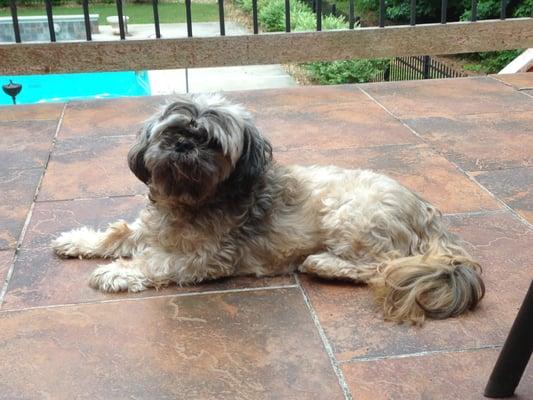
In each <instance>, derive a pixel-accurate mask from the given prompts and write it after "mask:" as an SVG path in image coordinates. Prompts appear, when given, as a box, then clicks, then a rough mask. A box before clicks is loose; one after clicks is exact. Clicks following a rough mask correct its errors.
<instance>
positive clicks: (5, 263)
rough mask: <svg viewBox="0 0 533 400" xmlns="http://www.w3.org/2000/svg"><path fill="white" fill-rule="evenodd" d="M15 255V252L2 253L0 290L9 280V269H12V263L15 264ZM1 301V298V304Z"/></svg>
mask: <svg viewBox="0 0 533 400" xmlns="http://www.w3.org/2000/svg"><path fill="white" fill-rule="evenodd" d="M13 255H14V251H13V250H2V251H0V288H1V287H3V285H4V282H5V280H6V278H7V273H8V271H9V268H11V263H12V262H13ZM0 290H1V289H0ZM1 301H2V299H1V298H0V302H1Z"/></svg>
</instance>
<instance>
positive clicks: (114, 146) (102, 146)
mask: <svg viewBox="0 0 533 400" xmlns="http://www.w3.org/2000/svg"><path fill="white" fill-rule="evenodd" d="M133 141H134V137H133V136H122V137H120V136H119V137H101V138H99V139H95V138H90V137H89V138H78V139H69V140H62V141H59V142H58V143H57V144H56V147H55V149H54V152H53V153H52V157H51V160H50V163H49V164H48V169H47V171H46V173H45V176H44V179H43V185H42V188H41V190H40V193H39V197H38V200H39V201H42V200H65V199H76V198H87V197H104V196H122V195H132V194H139V193H145V192H146V188H145V185H144V184H143V183H142V182H141V181H139V180H138V179H137V178H136V177H135V175H133V173H132V172H131V171H130V170H129V168H128V163H127V159H126V157H127V154H128V150H129V147H130V145H131V144H132V143H133Z"/></svg>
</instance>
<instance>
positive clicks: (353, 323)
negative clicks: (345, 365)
mask: <svg viewBox="0 0 533 400" xmlns="http://www.w3.org/2000/svg"><path fill="white" fill-rule="evenodd" d="M448 220H449V222H450V225H451V230H452V231H453V232H455V233H457V234H458V235H459V236H460V237H461V238H462V239H464V240H465V241H467V242H468V243H469V245H468V248H469V250H470V252H471V254H472V255H473V256H474V257H475V258H477V259H478V260H479V262H480V263H481V265H482V267H483V271H484V272H483V279H484V281H485V285H486V296H485V298H484V299H483V301H482V302H481V303H480V304H479V306H478V308H477V309H476V310H475V311H474V312H470V313H466V314H463V315H462V316H460V317H457V318H451V319H447V320H428V321H427V322H426V323H425V324H424V325H423V326H422V327H413V326H410V325H407V324H403V325H398V324H393V323H390V322H384V321H383V320H382V318H381V315H380V314H379V311H378V309H377V306H376V304H375V302H374V300H373V296H372V294H371V290H370V288H368V287H367V286H358V285H353V284H349V283H337V282H328V281H324V280H319V279H316V278H313V277H308V276H302V278H301V281H302V283H303V285H304V287H305V290H306V291H307V293H308V294H309V296H310V299H311V303H312V305H313V307H314V309H315V311H316V313H317V315H318V317H319V320H320V323H321V324H322V326H323V328H324V330H325V332H326V335H327V337H328V338H329V340H330V342H331V344H332V346H333V349H334V352H335V354H336V357H337V359H338V360H340V361H348V360H357V359H360V358H367V357H388V356H394V355H402V354H411V353H419V352H424V351H439V350H461V349H473V348H479V347H483V346H494V345H501V344H503V341H504V340H505V338H506V336H507V332H508V330H509V328H510V326H511V325H512V322H513V321H514V318H515V316H516V313H517V312H518V308H519V307H520V304H521V303H522V300H523V298H524V296H525V294H526V292H527V289H528V287H529V284H530V282H531V279H532V277H533V266H532V265H531V258H532V257H533V246H532V244H533V230H531V229H529V228H528V227H527V226H526V225H525V224H523V223H521V222H519V221H518V220H517V219H515V217H514V216H512V215H511V214H510V213H508V212H503V211H502V212H494V213H486V214H477V215H475V214H472V215H468V214H462V215H457V216H453V217H448Z"/></svg>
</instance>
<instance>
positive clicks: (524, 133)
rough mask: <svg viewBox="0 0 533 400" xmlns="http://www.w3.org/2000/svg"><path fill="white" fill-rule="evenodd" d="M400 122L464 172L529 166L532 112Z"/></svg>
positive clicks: (532, 144)
mask: <svg viewBox="0 0 533 400" xmlns="http://www.w3.org/2000/svg"><path fill="white" fill-rule="evenodd" d="M404 122H405V123H407V125H409V126H410V127H411V128H412V129H414V130H415V131H416V132H417V133H418V134H420V135H421V136H422V137H423V138H424V139H425V140H427V141H429V142H430V143H431V144H432V145H433V146H435V147H436V148H437V149H438V150H439V152H441V153H442V154H444V155H445V156H446V158H448V159H449V160H451V161H453V162H454V163H456V164H457V165H459V166H460V167H461V168H462V169H464V170H467V171H478V170H492V169H502V168H512V167H526V166H533V113H525V112H519V113H505V114H479V115H465V116H453V117H432V118H419V119H409V120H405V121H404Z"/></svg>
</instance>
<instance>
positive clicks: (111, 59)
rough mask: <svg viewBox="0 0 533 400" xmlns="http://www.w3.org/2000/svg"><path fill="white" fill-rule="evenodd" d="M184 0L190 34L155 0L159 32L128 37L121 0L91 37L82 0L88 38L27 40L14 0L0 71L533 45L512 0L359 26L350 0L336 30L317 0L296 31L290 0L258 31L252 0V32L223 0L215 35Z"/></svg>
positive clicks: (530, 27)
mask: <svg viewBox="0 0 533 400" xmlns="http://www.w3.org/2000/svg"><path fill="white" fill-rule="evenodd" d="M184 1H185V8H186V22H187V37H185V38H162V34H161V24H160V22H159V5H158V0H152V6H153V20H154V22H153V29H154V32H155V39H146V40H138V39H131V38H130V39H127V40H126V27H125V21H124V8H123V0H116V1H115V3H116V9H117V16H118V25H119V32H120V40H118V41H109V42H103V41H93V37H92V32H91V24H90V17H89V12H90V4H89V0H82V8H83V15H84V21H85V34H86V35H85V36H86V42H58V43H22V40H21V35H20V29H19V21H18V13H17V4H16V0H10V10H11V18H12V21H13V30H14V37H15V42H16V43H14V44H4V43H2V44H0V74H2V73H11V74H15V73H18V74H31V73H52V72H81V71H119V70H139V69H165V68H186V67H211V66H228V65H250V64H277V63H292V62H308V61H330V60H343V59H354V58H383V57H398V56H421V55H425V54H457V53H467V52H477V51H491V50H505V49H513V48H524V47H533V35H531V32H533V18H511V19H507V18H506V17H507V15H506V8H507V0H502V3H501V16H500V20H484V21H477V12H476V10H477V1H478V0H472V17H471V22H451V23H449V22H447V8H448V3H447V2H448V0H442V3H441V24H417V22H416V0H410V13H411V14H410V24H409V25H403V26H387V27H386V26H385V25H386V18H385V16H386V3H385V0H380V7H379V23H378V25H379V26H378V27H365V28H358V29H354V25H355V23H356V18H355V16H354V9H355V0H349V17H348V23H349V24H348V26H349V29H344V30H336V31H322V19H323V16H324V13H323V7H322V6H323V4H322V3H323V1H322V0H314V1H315V11H316V29H315V30H316V32H297V33H290V31H291V15H290V0H285V33H260V31H259V22H258V11H259V10H258V0H252V17H251V18H252V25H253V34H250V35H240V36H226V32H225V21H226V19H225V15H224V8H225V4H224V0H218V6H219V7H218V9H219V24H220V36H218V37H195V36H194V29H193V28H194V27H193V23H192V12H191V0H184ZM45 5H46V15H47V21H48V29H49V33H50V42H56V35H55V31H54V12H53V11H54V10H53V5H52V1H51V0H45ZM532 11H533V10H532ZM476 21H477V22H476ZM321 31H322V32H321Z"/></svg>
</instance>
